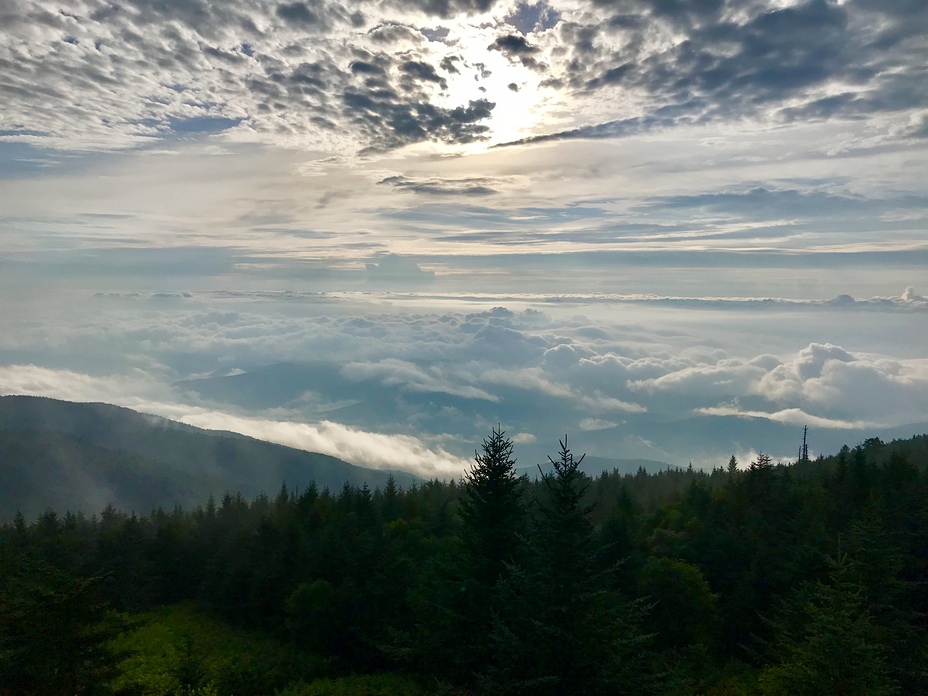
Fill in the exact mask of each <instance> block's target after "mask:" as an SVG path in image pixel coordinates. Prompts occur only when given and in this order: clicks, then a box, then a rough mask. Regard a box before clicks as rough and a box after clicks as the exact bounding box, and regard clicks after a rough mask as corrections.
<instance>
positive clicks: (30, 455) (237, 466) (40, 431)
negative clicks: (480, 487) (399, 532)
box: [0, 396, 418, 521]
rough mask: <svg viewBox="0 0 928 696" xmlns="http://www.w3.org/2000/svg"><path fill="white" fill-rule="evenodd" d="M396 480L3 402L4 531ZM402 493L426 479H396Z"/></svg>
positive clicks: (66, 410)
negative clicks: (53, 516)
mask: <svg viewBox="0 0 928 696" xmlns="http://www.w3.org/2000/svg"><path fill="white" fill-rule="evenodd" d="M390 473H391V472H389V471H381V470H374V469H365V468H362V467H358V466H354V465H352V464H348V463H347V462H344V461H342V460H340V459H337V458H335V457H331V456H328V455H325V454H318V453H314V452H305V451H303V450H297V449H293V448H290V447H284V446H283V445H276V444H272V443H269V442H264V441H262V440H256V439H254V438H250V437H245V436H243V435H238V434H236V433H227V432H216V431H211V430H203V429H200V428H195V427H192V426H188V425H184V424H182V423H177V422H175V421H171V420H167V419H165V418H159V417H157V416H151V415H146V414H142V413H138V412H136V411H132V410H130V409H127V408H121V407H118V406H112V405H109V404H101V403H73V402H68V401H58V400H55V399H48V398H43V397H31V396H4V397H0V482H2V483H0V521H6V520H9V519H11V518H12V517H13V515H14V514H15V513H16V511H17V510H21V511H22V513H23V514H24V515H26V516H27V517H29V518H33V517H35V516H37V515H39V514H41V513H42V512H44V511H45V510H46V509H49V508H51V509H53V510H56V511H58V512H64V511H65V510H72V511H75V512H76V511H83V512H87V513H94V512H100V510H102V509H103V508H104V507H106V505H110V504H111V505H113V506H114V507H116V508H118V509H121V510H125V511H135V512H139V513H147V512H150V511H151V510H153V509H155V508H156V507H159V506H160V507H163V508H166V509H170V508H173V507H174V506H175V505H182V506H184V507H194V506H196V505H202V504H204V503H205V502H206V500H207V499H208V498H209V496H210V495H213V496H216V498H217V499H218V498H219V497H221V496H222V495H223V494H224V493H226V492H230V493H233V494H234V493H239V492H240V493H242V494H243V495H244V496H246V497H253V496H256V495H258V494H260V493H262V492H263V493H266V494H268V495H273V494H275V493H276V492H277V491H278V490H279V489H280V487H281V485H282V484H283V483H284V482H286V483H287V486H288V487H289V488H290V489H291V490H293V489H297V488H299V489H302V488H305V487H307V486H309V485H310V483H312V482H315V483H316V485H317V486H318V487H319V488H320V489H322V488H329V489H331V490H333V491H337V490H340V489H341V488H342V486H343V485H344V484H345V483H351V484H353V485H357V486H360V485H362V484H364V483H366V484H367V485H368V486H370V487H371V488H375V487H377V486H383V484H384V483H386V481H387V477H388V476H389V474H390ZM392 473H393V474H394V476H395V478H396V481H397V483H398V484H399V485H402V486H408V485H410V484H412V483H414V482H415V481H417V480H418V479H417V478H416V477H415V476H413V475H412V474H409V473H406V472H392Z"/></svg>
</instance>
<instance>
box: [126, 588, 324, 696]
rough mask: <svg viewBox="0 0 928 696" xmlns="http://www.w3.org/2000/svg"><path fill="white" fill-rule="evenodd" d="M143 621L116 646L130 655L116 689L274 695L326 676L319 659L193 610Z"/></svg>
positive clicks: (164, 694) (147, 695) (170, 694)
mask: <svg viewBox="0 0 928 696" xmlns="http://www.w3.org/2000/svg"><path fill="white" fill-rule="evenodd" d="M139 620H140V622H141V625H139V626H138V627H137V628H135V629H134V630H132V631H129V632H128V633H125V634H123V635H121V636H120V637H119V638H118V639H116V640H115V641H114V646H115V647H117V648H118V649H120V650H122V651H125V652H128V653H129V655H130V656H129V657H127V658H126V659H125V660H123V662H122V663H121V664H120V665H119V669H120V672H121V675H120V676H119V677H118V678H117V679H116V681H115V682H114V685H115V686H116V687H118V688H120V689H122V690H125V691H129V692H132V693H135V694H139V696H175V695H180V694H183V695H185V696H188V695H189V696H194V694H197V695H198V696H208V695H209V694H216V696H227V695H228V696H231V695H232V694H270V693H273V691H274V690H275V689H279V688H282V687H284V686H286V685H287V684H289V683H290V682H293V681H295V680H297V679H300V678H303V679H307V678H309V679H311V678H312V677H313V676H316V675H322V674H324V673H325V671H326V665H325V663H324V662H323V661H322V660H321V659H319V658H311V657H306V656H303V655H301V654H300V653H298V652H297V651H295V650H293V649H292V648H288V647H286V646H283V645H281V644H279V643H278V642H276V641H274V640H272V639H270V638H268V637H265V636H261V635H257V634H255V633H250V632H245V631H242V630H237V629H234V628H231V627H230V626H228V625H226V624H224V623H222V622H219V621H217V620H215V619H212V618H209V617H208V616H206V615H204V614H202V613H201V612H199V611H197V610H196V609H195V608H194V607H192V606H189V605H181V606H176V607H169V608H162V609H158V610H156V611H153V612H150V613H148V614H146V615H144V616H142V617H139Z"/></svg>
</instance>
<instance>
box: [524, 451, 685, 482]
mask: <svg viewBox="0 0 928 696" xmlns="http://www.w3.org/2000/svg"><path fill="white" fill-rule="evenodd" d="M577 456H579V455H577ZM539 467H541V471H543V472H544V473H546V474H550V473H551V472H553V471H554V466H553V465H552V464H551V462H544V463H543V464H539V465H538V466H524V467H519V468H518V469H517V471H518V472H519V473H520V474H526V475H527V476H528V477H529V478H537V477H538V475H539V471H538V469H539ZM675 468H677V467H674V466H673V465H671V464H668V463H667V462H659V461H657V460H654V459H612V458H610V457H592V456H584V457H583V461H582V462H580V471H582V472H583V473H584V474H586V475H587V476H590V477H591V478H597V477H598V476H600V474H602V473H603V472H604V471H605V472H608V473H610V474H611V473H612V472H613V471H618V472H619V473H620V474H634V473H637V472H638V469H644V470H645V471H647V472H648V473H649V474H654V473H657V472H658V471H663V470H665V469H675Z"/></svg>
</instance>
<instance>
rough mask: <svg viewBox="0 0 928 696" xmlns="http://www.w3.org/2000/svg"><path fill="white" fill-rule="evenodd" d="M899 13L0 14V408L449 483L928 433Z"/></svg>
mask: <svg viewBox="0 0 928 696" xmlns="http://www.w3.org/2000/svg"><path fill="white" fill-rule="evenodd" d="M926 182H928V9H926V7H925V4H924V0H840V1H831V0H829V1H825V0H809V1H806V2H793V1H791V0H772V1H766V2H765V1H763V0H758V1H754V0H747V1H738V2H733V1H725V0H689V1H687V0H650V1H648V2H644V1H640V2H639V1H637V0H624V1H623V2H611V1H609V0H563V1H560V0H552V1H550V2H545V1H541V2H537V3H526V2H514V1H500V2H494V1H493V0H383V1H381V2H376V3H374V2H363V3H360V2H358V3H350V2H334V1H330V0H303V1H297V2H279V1H278V2H271V1H264V0H248V1H247V2H246V1H245V0H227V1H224V2H215V1H214V2H208V1H206V0H131V1H125V2H118V1H109V2H102V1H97V0H93V1H88V0H68V2H61V1H59V2H51V1H48V0H0V298H2V299H0V322H2V325H3V327H4V330H3V331H2V332H0V393H8V394H14V393H15V394H43V395H48V396H54V397H58V398H66V399H73V400H78V401H106V402H110V403H117V404H120V405H125V406H129V407H132V408H136V409H139V410H142V411H146V412H150V413H156V414H158V415H163V416H166V417H171V418H175V419H178V420H183V421H184V422H188V423H191V424H194V425H200V426H203V427H210V428H217V429H228V430H234V431H237V432H243V433H246V434H250V435H254V436H256V437H261V438H265V439H269V440H273V441H277V442H283V443H285V444H290V445H293V446H298V447H303V448H306V449H310V450H315V451H322V452H326V453H329V454H334V455H336V456H340V457H343V458H344V459H346V460H348V461H351V462H353V463H357V464H361V465H365V466H372V467H397V468H402V469H407V470H410V471H414V472H417V473H420V474H422V475H425V476H439V477H450V476H458V475H460V474H461V472H462V471H464V469H465V468H466V467H467V466H468V463H469V462H470V461H472V457H473V450H474V448H475V447H476V446H479V443H480V441H481V439H482V438H483V437H484V436H485V435H486V434H488V433H489V431H490V429H491V428H492V427H493V426H495V425H497V424H500V425H502V426H503V428H504V429H505V430H506V431H507V433H508V434H509V435H511V436H512V437H513V438H514V439H515V441H516V455H517V456H518V457H519V458H520V461H521V462H522V463H524V464H526V465H531V464H533V463H535V462H536V461H541V460H543V459H544V456H545V454H546V453H552V452H554V451H555V450H556V449H557V439H558V437H560V436H562V435H563V434H564V433H567V434H569V435H570V438H571V442H572V443H573V445H574V446H575V448H576V449H577V450H578V451H581V452H582V451H588V452H589V453H590V454H595V455H598V456H603V457H614V458H627V457H640V458H648V459H654V460H659V461H662V462H667V463H670V464H674V465H683V466H685V465H686V464H687V463H689V462H693V463H694V465H696V466H705V467H711V466H719V465H723V464H725V463H727V461H728V457H729V456H730V455H731V454H735V455H736V456H738V458H739V460H740V461H741V462H742V463H743V464H746V463H747V462H749V461H750V460H751V458H752V457H754V456H756V453H757V452H758V451H764V452H768V453H771V454H772V455H773V456H774V457H778V458H783V459H786V458H789V457H794V456H795V454H796V452H797V451H798V447H799V444H800V443H801V437H802V435H801V433H802V428H803V426H805V425H808V426H809V428H810V448H811V449H812V451H813V453H829V452H831V451H834V450H835V449H837V447H840V445H841V444H844V443H847V444H849V445H851V446H853V445H854V444H856V443H857V442H860V441H861V440H862V439H863V438H865V437H869V436H871V435H878V436H881V437H885V438H890V437H896V436H900V437H902V436H910V435H913V434H915V433H917V432H925V431H928V348H926V346H928V299H926V297H925V295H926V294H928V184H926Z"/></svg>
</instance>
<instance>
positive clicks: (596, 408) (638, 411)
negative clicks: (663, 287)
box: [0, 291, 928, 471]
mask: <svg viewBox="0 0 928 696" xmlns="http://www.w3.org/2000/svg"><path fill="white" fill-rule="evenodd" d="M914 294H915V293H914V292H912V293H908V295H909V296H910V297H909V300H913V298H912V297H911V295H914ZM896 299H897V300H900V301H902V300H901V297H900V296H897V298H896ZM497 300H498V298H484V299H479V300H478V298H476V297H475V296H465V297H463V298H461V299H460V300H458V301H457V304H454V305H453V306H452V305H451V300H450V299H449V298H448V297H447V296H438V295H431V294H427V293H423V294H422V295H415V294H412V293H410V294H404V295H396V294H393V293H383V294H377V293H370V292H368V293H358V294H348V295H335V296H328V295H319V294H313V293H304V294H299V293H273V292H266V291H261V292H253V291H242V292H223V293H184V292H182V291H178V292H176V293H167V294H165V296H161V294H160V293H159V294H152V295H139V296H135V297H132V298H105V297H101V298H98V300H97V302H98V303H102V304H98V305H97V306H96V309H95V311H93V312H92V313H91V312H88V311H86V309H85V311H84V313H83V314H82V313H81V312H79V311H75V309H74V308H73V307H72V308H61V309H62V314H61V315H59V316H56V318H55V319H54V321H47V320H45V319H43V318H42V317H38V316H37V317H28V318H27V317H22V316H20V317H19V318H16V319H15V320H14V321H10V320H9V318H8V321H7V323H8V324H9V325H10V326H11V330H10V331H7V332H5V333H4V335H3V337H2V338H0V361H2V362H0V364H5V365H6V367H4V368H2V370H0V391H4V392H5V393H24V394H37V395H48V396H54V397H58V398H65V399H72V400H78V401H95V400H99V401H107V402H111V403H116V404H119V405H123V406H128V407H130V408H135V409H137V410H141V411H144V412H148V413H155V414H158V415H162V416H165V417H171V418H176V419H181V420H185V422H190V423H191V424H196V425H204V426H208V427H216V428H228V429H231V430H236V431H239V432H244V433H246V434H250V435H254V436H256V437H265V438H269V439H274V441H280V442H284V444H293V445H296V446H301V447H306V448H310V449H311V448H313V447H316V448H318V449H319V450H320V451H324V452H327V453H332V454H335V455H336V456H344V457H346V458H348V459H349V461H352V462H353V463H362V464H364V465H371V466H387V465H389V466H393V465H394V462H395V461H396V458H397V457H399V454H397V452H406V453H407V455H408V458H409V461H410V462H416V467H418V470H419V471H426V469H425V468H424V467H425V466H426V463H425V460H426V459H429V458H431V460H432V461H435V462H446V461H448V459H447V457H446V456H445V455H448V456H449V457H451V458H452V459H453V460H454V461H457V460H464V459H467V458H468V455H469V453H470V451H471V450H472V449H473V446H474V444H475V443H479V441H480V439H481V438H482V437H483V436H484V435H485V434H486V432H487V431H488V430H489V428H490V427H492V426H493V425H494V424H496V423H505V424H506V426H507V429H509V430H510V431H511V432H513V433H524V434H525V435H522V436H520V440H519V445H520V449H521V450H523V451H525V452H526V453H527V454H526V455H525V456H528V457H529V458H531V457H533V456H541V455H542V454H543V450H544V448H545V446H546V445H550V443H546V442H542V441H541V440H543V438H541V437H540V436H539V435H538V434H539V433H542V432H558V431H559V430H560V429H563V428H570V427H571V424H573V426H572V427H575V428H578V429H579V430H580V431H581V432H582V433H583V434H584V435H583V437H584V438H585V439H588V440H589V441H590V442H591V443H592V446H590V447H588V449H589V450H590V451H591V452H592V453H594V454H597V455H601V456H647V457H650V458H658V459H672V458H673V457H677V456H679V457H681V458H683V461H684V462H685V461H686V459H685V457H687V456H688V455H687V454H686V452H685V450H687V448H691V449H692V450H694V451H695V453H694V454H693V455H692V456H693V457H694V458H695V457H696V456H697V455H698V456H703V454H704V455H705V456H706V457H708V456H709V454H710V453H711V452H710V450H711V451H715V449H720V448H721V449H723V450H724V449H730V448H732V447H734V446H735V445H738V446H739V447H741V448H742V449H745V448H749V447H750V446H752V444H753V445H754V446H755V447H761V446H762V447H764V448H769V447H770V440H771V439H772V438H773V437H774V434H776V433H782V432H783V431H781V430H777V428H781V427H782V428H791V427H799V426H801V425H804V424H807V425H810V426H811V427H814V428H815V429H817V430H821V431H833V432H835V433H838V434H839V435H835V438H837V437H839V436H840V434H842V433H843V434H846V436H847V437H857V433H858V432H861V431H863V430H866V429H867V428H876V429H880V430H879V432H880V433H882V432H885V431H886V429H891V428H894V427H898V426H903V425H908V424H917V423H924V422H928V398H926V394H928V362H926V360H925V359H924V357H923V355H922V354H920V353H919V351H918V349H917V346H919V345H921V340H922V339H923V338H924V337H923V336H922V332H923V329H921V328H920V326H921V325H920V324H918V323H914V324H913V323H912V322H911V316H910V315H908V314H906V313H903V312H901V311H896V310H887V311H883V312H877V311H876V310H866V312H862V313H860V314H857V315H855V316H857V317H859V318H860V319H861V320H863V319H866V320H867V321H868V322H870V323H871V324H872V328H873V330H872V331H870V332H869V333H865V334H862V333H861V332H860V331H859V327H858V328H856V329H855V324H854V322H848V320H847V319H848V314H847V312H848V311H850V310H848V309H847V308H845V307H834V306H831V305H826V304H822V305H820V306H818V307H816V308H815V309H814V310H810V312H812V313H811V314H809V315H807V317H806V319H805V320H803V318H802V317H803V314H802V313H801V312H797V311H794V310H793V309H790V310H789V311H783V312H772V311H769V310H763V311H761V310H756V311H749V310H746V309H732V308H731V307H729V306H726V305H721V306H720V307H716V308H714V309H711V310H708V309H706V310H703V311H701V312H695V313H694V310H693V309H692V308H690V307H685V308H684V307H680V308H675V307H671V308H667V307H662V306H661V305H656V306H654V305H650V304H645V305H644V306H641V305H640V304H639V303H638V302H636V301H631V302H627V303H623V302H614V303H612V304H608V303H603V304H602V305H601V306H600V305H597V304H596V303H588V304H586V305H584V311H586V312H591V313H592V312H596V315H595V318H591V317H590V316H582V315H578V314H577V312H578V309H577V305H574V304H571V305H567V306H565V307H561V305H560V304H558V303H555V304H553V305H547V306H546V305H545V298H543V297H542V298H537V299H536V301H535V302H534V303H533V304H534V307H540V306H546V308H547V310H548V311H546V312H540V311H538V310H537V309H535V308H534V307H532V306H530V307H525V302H526V299H525V298H522V300H520V302H522V303H523V304H522V306H521V307H520V308H515V306H514V308H513V309H509V308H506V307H503V306H499V305H496V304H495V303H496V301H497ZM915 301H917V300H915ZM403 303H410V304H409V306H408V307H404V306H403ZM658 307H660V308H659V309H658ZM644 320H647V321H648V322H649V324H647V325H645V324H641V323H639V322H640V321H644ZM700 322H707V323H705V324H704V325H703V324H701V323H700ZM683 323H686V325H687V327H688V329H687V330H685V331H683V330H681V325H682V324H683ZM797 336H803V337H806V340H805V341H804V342H803V344H802V347H800V348H799V349H797V348H796V346H795V344H796V340H797V339H796V337H797ZM809 336H828V337H832V338H833V340H832V341H831V342H816V341H809V340H808V338H807V337H809ZM910 342H911V343H910ZM906 346H909V349H906ZM24 355H28V356H30V357H29V360H31V361H32V363H33V365H29V364H28V361H26V360H23V359H22V357H21V356H24ZM62 364H66V365H68V368H67V369H61V368H60V365H62ZM190 419H194V420H190ZM739 424H740V425H739ZM758 424H759V425H758ZM739 428H743V429H745V432H744V433H742V434H740V435H737V438H738V439H736V440H735V441H734V442H731V443H729V444H723V443H727V442H728V440H726V438H734V437H736V431H738V429H739ZM355 433H358V435H357V442H358V443H359V444H358V445H357V448H356V449H351V448H350V447H349V445H350V440H351V438H352V437H353V436H354V434H355ZM763 433H770V435H769V437H768V439H766V440H763V438H762V437H761V436H762V435H763ZM396 434H403V435H408V436H410V437H413V438H414V439H416V438H417V439H418V443H419V444H416V442H414V441H412V440H397V439H396V438H395V437H394V436H395V435H396ZM528 434H532V435H533V436H535V437H536V439H534V440H533V439H532V437H529V435H528ZM375 436H376V437H375ZM633 436H641V437H644V438H645V440H647V441H648V442H650V443H652V444H650V445H647V444H640V443H639V444H635V443H636V442H637V441H634V440H633V439H631V438H632V437H633ZM383 438H387V439H386V440H385V439H383ZM757 438H760V439H762V440H763V441H762V442H760V443H757V442H756V439H757ZM642 442H643V441H642ZM436 443H439V444H440V445H441V447H439V445H438V444H436ZM773 444H776V442H774V443H773ZM840 444H843V441H838V443H837V446H840ZM851 444H853V442H852V443H851ZM388 445H389V447H388ZM378 448H380V449H378ZM391 448H392V449H391ZM422 448H424V449H422ZM442 448H443V449H442ZM713 448H715V449H713ZM785 449H786V451H791V450H792V449H793V448H792V447H789V448H785ZM381 450H382V452H381ZM426 450H427V451H428V452H426ZM777 451H781V450H777ZM378 452H381V453H380V454H377V453H378ZM417 452H418V453H419V454H416V453H417ZM662 452H663V454H662ZM429 453H431V454H429ZM716 454H718V453H716ZM722 454H724V451H723V452H722ZM432 455H434V456H432ZM712 456H715V455H714V454H713V455H712ZM719 456H721V455H719ZM378 457H379V458H378ZM674 461H675V462H676V461H677V460H675V459H674ZM700 461H702V460H700ZM442 466H444V465H442ZM443 470H444V469H443Z"/></svg>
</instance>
